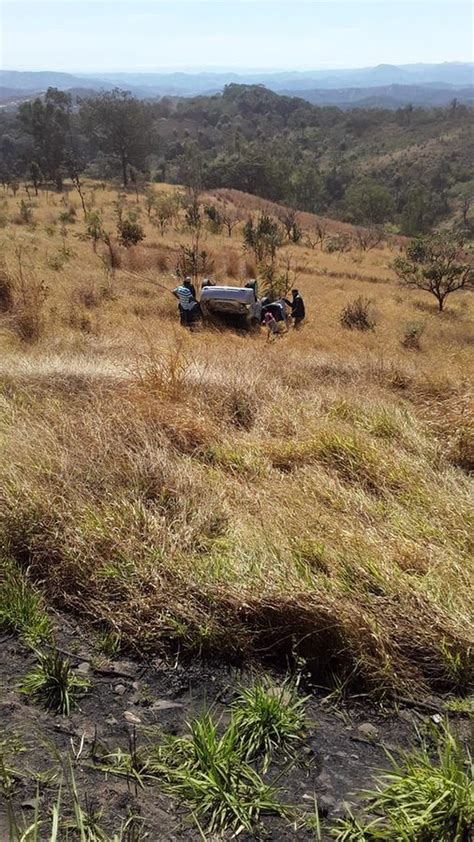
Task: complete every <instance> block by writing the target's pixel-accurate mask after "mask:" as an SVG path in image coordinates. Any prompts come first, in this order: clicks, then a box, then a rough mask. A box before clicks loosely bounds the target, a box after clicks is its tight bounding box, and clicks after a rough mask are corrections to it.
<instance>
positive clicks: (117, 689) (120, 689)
mask: <svg viewBox="0 0 474 842" xmlns="http://www.w3.org/2000/svg"><path fill="white" fill-rule="evenodd" d="M126 692H127V688H126V687H125V684H116V685H115V687H114V693H116V695H117V696H123V694H124V693H126Z"/></svg>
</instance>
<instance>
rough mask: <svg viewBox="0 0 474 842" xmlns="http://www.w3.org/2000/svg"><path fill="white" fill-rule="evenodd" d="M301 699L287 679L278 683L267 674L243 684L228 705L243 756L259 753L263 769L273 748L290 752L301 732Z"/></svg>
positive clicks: (253, 758)
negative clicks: (265, 676) (230, 706)
mask: <svg viewBox="0 0 474 842" xmlns="http://www.w3.org/2000/svg"><path fill="white" fill-rule="evenodd" d="M305 702H306V699H304V698H300V697H299V696H298V693H297V685H296V684H295V683H294V682H290V681H285V682H284V683H283V684H282V685H280V686H278V685H276V684H274V683H273V682H272V681H271V680H270V679H268V678H267V679H264V680H259V681H257V682H256V683H255V684H254V685H253V686H252V687H250V688H245V687H243V688H242V689H241V690H240V692H239V694H238V696H237V698H236V700H235V702H234V704H233V706H232V720H233V722H234V725H235V727H236V729H237V733H238V738H239V742H240V744H241V745H242V750H243V754H244V757H245V758H246V759H247V760H255V759H258V758H260V757H262V758H263V769H264V771H266V769H267V768H268V765H269V763H270V759H271V757H272V754H273V752H274V751H275V750H277V749H283V750H284V751H285V752H286V753H288V754H290V753H292V752H293V751H294V750H295V749H296V748H297V747H298V745H299V744H300V742H301V740H302V738H303V736H304V732H305V718H304V705H305Z"/></svg>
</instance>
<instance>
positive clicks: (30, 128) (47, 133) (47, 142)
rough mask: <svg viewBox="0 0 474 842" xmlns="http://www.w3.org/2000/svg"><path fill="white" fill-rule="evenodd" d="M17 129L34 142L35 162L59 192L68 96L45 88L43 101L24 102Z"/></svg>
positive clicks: (67, 135)
mask: <svg viewBox="0 0 474 842" xmlns="http://www.w3.org/2000/svg"><path fill="white" fill-rule="evenodd" d="M18 116H19V121H20V125H21V127H22V128H23V130H24V131H25V132H26V133H27V134H29V135H30V137H31V138H32V140H33V146H34V154H35V159H36V162H37V163H38V165H39V166H40V168H41V170H42V171H43V173H44V174H45V175H46V176H47V177H48V178H50V179H51V180H52V181H54V183H55V184H56V187H57V188H58V190H61V189H62V183H63V172H62V168H63V166H64V164H65V159H66V153H67V150H68V149H69V146H70V135H71V96H70V94H67V93H64V91H58V90H57V89H56V88H48V90H47V91H46V94H45V97H44V101H43V100H41V99H35V100H30V101H29V102H23V103H22V104H21V105H20V107H19V109H18Z"/></svg>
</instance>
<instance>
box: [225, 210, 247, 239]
mask: <svg viewBox="0 0 474 842" xmlns="http://www.w3.org/2000/svg"><path fill="white" fill-rule="evenodd" d="M220 214H221V219H222V224H223V226H224V228H226V229H227V236H228V237H232V231H233V230H234V228H235V226H236V225H238V224H239V222H241V221H242V216H241V214H240V212H239V210H238V208H234V207H232V205H224V209H223V210H221V211H220Z"/></svg>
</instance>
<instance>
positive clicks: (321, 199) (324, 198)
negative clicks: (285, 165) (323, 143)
mask: <svg viewBox="0 0 474 842" xmlns="http://www.w3.org/2000/svg"><path fill="white" fill-rule="evenodd" d="M291 190H292V195H293V201H294V203H295V205H296V206H297V207H298V208H301V210H304V211H308V212H309V213H318V212H319V211H322V210H324V209H325V208H326V207H327V203H328V194H327V189H326V185H325V183H324V178H323V176H322V175H321V173H320V172H318V169H317V167H316V166H314V165H313V164H312V163H310V162H306V163H303V164H301V165H300V166H299V167H298V168H297V169H296V170H295V172H294V173H293V175H292V177H291Z"/></svg>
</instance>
